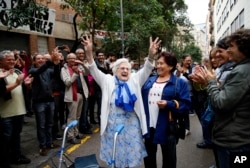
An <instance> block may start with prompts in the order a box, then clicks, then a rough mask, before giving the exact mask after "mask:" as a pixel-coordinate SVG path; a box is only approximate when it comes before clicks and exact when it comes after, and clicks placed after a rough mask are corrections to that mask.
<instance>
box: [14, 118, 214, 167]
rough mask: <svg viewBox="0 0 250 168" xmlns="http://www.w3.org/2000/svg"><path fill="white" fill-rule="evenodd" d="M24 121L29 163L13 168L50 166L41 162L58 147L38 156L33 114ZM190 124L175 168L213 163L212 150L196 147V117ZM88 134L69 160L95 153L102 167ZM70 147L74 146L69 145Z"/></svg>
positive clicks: (198, 129)
mask: <svg viewBox="0 0 250 168" xmlns="http://www.w3.org/2000/svg"><path fill="white" fill-rule="evenodd" d="M25 121H27V122H28V123H26V124H24V126H23V131H22V135H21V138H22V139H21V146H22V149H23V150H22V151H23V153H24V154H25V155H26V156H27V157H28V158H30V159H31V163H30V164H28V165H12V166H13V168H36V167H39V168H49V167H46V166H44V165H47V163H51V159H53V158H56V160H58V157H55V156H56V153H57V151H59V150H60V149H59V148H58V149H52V150H50V151H49V153H48V156H40V155H39V145H38V140H37V136H36V123H35V116H32V118H29V117H25ZM190 126H191V134H190V135H189V136H187V137H186V139H185V140H180V141H179V144H178V145H177V157H178V161H177V162H178V164H177V168H209V167H210V166H211V165H213V164H214V157H213V152H212V150H209V149H199V148H197V147H196V143H198V142H200V141H201V139H202V131H201V126H200V123H199V121H198V119H197V116H192V117H190ZM93 129H95V128H93ZM88 137H91V138H87V139H88V140H86V142H85V143H84V144H81V145H80V147H79V148H78V149H77V150H75V151H74V152H73V153H71V154H70V157H71V159H72V160H74V158H76V157H79V156H86V155H89V154H93V153H94V154H96V156H97V159H98V162H99V163H100V166H104V165H105V164H103V162H102V161H100V159H99V149H100V146H99V145H100V143H99V142H100V135H99V133H93V134H92V135H90V136H88ZM54 143H57V144H59V145H61V143H62V141H58V140H56V141H54ZM65 145H66V146H65V149H67V148H68V147H71V146H70V144H69V143H66V144H65ZM72 147H74V146H73V145H72ZM161 159H162V158H161V154H160V147H159V150H158V152H157V162H158V166H159V167H161V166H162V160H161ZM48 165H52V164H48ZM143 167H144V166H143V165H142V166H141V167H139V168H143Z"/></svg>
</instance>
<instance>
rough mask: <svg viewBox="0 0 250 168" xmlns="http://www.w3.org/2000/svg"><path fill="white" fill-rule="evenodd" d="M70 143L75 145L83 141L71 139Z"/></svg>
mask: <svg viewBox="0 0 250 168" xmlns="http://www.w3.org/2000/svg"><path fill="white" fill-rule="evenodd" d="M68 142H69V143H71V144H73V145H74V144H80V143H81V141H80V140H78V139H76V138H72V139H69V140H68Z"/></svg>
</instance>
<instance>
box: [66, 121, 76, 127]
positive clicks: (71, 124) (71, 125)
mask: <svg viewBox="0 0 250 168" xmlns="http://www.w3.org/2000/svg"><path fill="white" fill-rule="evenodd" d="M76 125H77V120H74V121H72V122H71V123H69V124H68V125H67V127H68V128H73V127H74V126H76Z"/></svg>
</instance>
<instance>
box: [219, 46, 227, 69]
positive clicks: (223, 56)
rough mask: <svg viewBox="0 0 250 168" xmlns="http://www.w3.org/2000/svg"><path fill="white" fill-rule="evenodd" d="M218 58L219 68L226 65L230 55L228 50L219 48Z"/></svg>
mask: <svg viewBox="0 0 250 168" xmlns="http://www.w3.org/2000/svg"><path fill="white" fill-rule="evenodd" d="M216 58H217V61H218V64H219V66H220V65H223V64H225V63H226V62H228V61H229V54H228V52H227V50H226V49H223V48H220V47H217V48H216Z"/></svg>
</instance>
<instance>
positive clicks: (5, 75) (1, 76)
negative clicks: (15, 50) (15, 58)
mask: <svg viewBox="0 0 250 168" xmlns="http://www.w3.org/2000/svg"><path fill="white" fill-rule="evenodd" d="M11 73H13V69H11V70H8V71H5V72H0V78H5V77H7V76H8V75H9V74H11Z"/></svg>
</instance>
